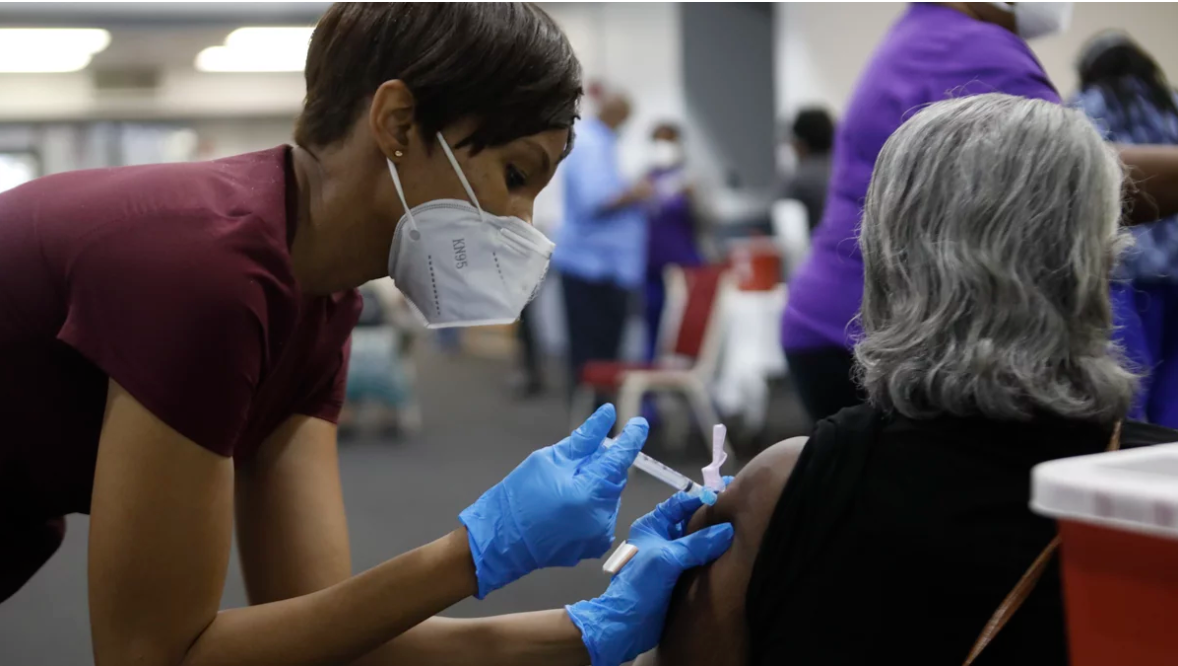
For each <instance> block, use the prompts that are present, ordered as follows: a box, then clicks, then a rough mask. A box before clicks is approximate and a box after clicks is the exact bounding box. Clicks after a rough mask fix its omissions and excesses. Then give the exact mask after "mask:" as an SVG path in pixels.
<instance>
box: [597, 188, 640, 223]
mask: <svg viewBox="0 0 1178 666" xmlns="http://www.w3.org/2000/svg"><path fill="white" fill-rule="evenodd" d="M644 199H645V195H644V194H642V193H641V192H640V191H638V190H635V189H627V190H624V191H622V192H621V193H620V194H617V195H615V196H613V197H610V198H609V199H606V201H605V203H603V204H601V205H600V206H598V207H597V214H598V216H600V217H605V216H607V215H612V214H614V213H616V212H618V211H620V210H624V209H626V208H629V207H630V206H634V205H636V204H639V203H642V201H643V200H644Z"/></svg>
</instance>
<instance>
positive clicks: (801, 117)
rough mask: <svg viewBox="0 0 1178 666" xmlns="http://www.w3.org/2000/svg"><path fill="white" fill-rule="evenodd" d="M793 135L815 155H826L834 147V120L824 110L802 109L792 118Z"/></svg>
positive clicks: (815, 108) (814, 108)
mask: <svg viewBox="0 0 1178 666" xmlns="http://www.w3.org/2000/svg"><path fill="white" fill-rule="evenodd" d="M793 135H794V138H796V139H797V140H798V141H801V142H802V143H804V144H806V146H807V147H808V148H809V149H810V150H811V152H815V153H819V154H822V153H828V152H830V147H831V146H832V145H834V120H833V119H832V118H831V117H830V114H829V113H827V112H826V109H820V108H818V107H812V108H808V109H802V110H801V111H799V112H798V115H797V117H796V118H794V126H793Z"/></svg>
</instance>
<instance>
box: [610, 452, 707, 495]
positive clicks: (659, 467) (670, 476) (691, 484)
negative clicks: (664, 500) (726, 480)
mask: <svg viewBox="0 0 1178 666" xmlns="http://www.w3.org/2000/svg"><path fill="white" fill-rule="evenodd" d="M614 444H617V440H616V439H614V438H612V437H606V438H605V442H603V445H604V446H605V447H606V448H609V447H611V446H613V445H614ZM634 466H635V467H637V468H638V469H640V470H642V471H643V472H646V473H647V474H649V475H651V476H653V477H654V478H656V479H658V480H659V481H662V482H663V483H665V484H667V485H668V486H671V487H672V488H674V489H675V490H681V491H683V492H685V493H687V494H688V495H694V494H699V496H700V498H701V499H703V501H704V504H707V505H712V504H715V503H716V491H714V490H711V489H710V488H706V487H704V486H703V485H701V484H698V483H696V482H695V481H692V480H691V478H690V477H688V476H686V475H683V474H680V473H679V472H677V471H675V470H674V469H671V468H670V467H668V466H666V465H664V464H663V463H661V462H659V461H657V460H655V459H654V458H651V457H650V456H648V455H646V454H645V453H642V452H641V451H639V452H638V457H637V458H635V459H634Z"/></svg>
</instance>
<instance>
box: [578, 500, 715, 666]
mask: <svg viewBox="0 0 1178 666" xmlns="http://www.w3.org/2000/svg"><path fill="white" fill-rule="evenodd" d="M702 505H703V501H702V500H701V499H700V498H699V497H698V496H695V497H691V496H688V495H687V494H686V493H676V494H675V495H674V496H673V497H672V498H671V499H669V500H667V501H666V502H663V503H662V504H660V505H658V508H656V509H655V510H654V511H652V512H650V513H648V514H646V515H645V516H643V517H641V518H639V519H638V520H637V521H635V522H634V525H633V526H632V527H631V528H630V538H629V539H627V540H626V541H627V542H628V543H630V544H633V545H634V546H637V547H638V552H637V553H636V554H635V555H634V557H633V558H632V559H631V560H630V561H629V562H627V563H626V565H625V566H623V567H622V570H621V571H619V572H618V574H617V575H616V576H614V578H613V581H611V582H610V584H609V589H607V590H606V591H605V594H603V595H601V596H600V597H598V598H596V599H593V600H592V601H581V602H579V603H575V604H573V605H572V606H566V607H565V610H567V611H568V614H569V618H571V619H572V621H573V624H575V625H577V628H578V629H580V630H581V639H582V640H583V641H584V642H585V647H586V648H587V649H588V650H589V656H590V657H591V658H592V659H593V666H618V665H619V664H622V663H624V662H627V661H630V660H631V659H634V658H635V657H637V656H638V655H640V654H642V653H643V652H646V651H647V650H649V649H651V648H653V647H654V646H655V645H657V644H658V642H659V636H660V635H661V634H662V633H663V621H664V620H665V619H666V617H667V605H668V604H669V603H670V602H671V592H672V591H673V590H674V589H675V583H676V582H677V581H678V580H679V574H681V573H683V572H684V571H686V570H687V569H690V568H692V567H698V566H703V565H704V564H707V563H708V562H711V561H712V560H714V559H716V558H717V557H720V555H722V554H723V553H724V551H726V550H728V546H730V545H732V535H733V531H732V525H730V524H728V523H723V524H720V525H712V526H711V527H705V528H704V529H702V530H700V531H698V532H696V533H695V534H691V535H688V536H683V533H684V531H685V530H686V529H687V521H688V519H690V518H691V515H692V514H693V513H695V511H696V509H698V508H700V506H702Z"/></svg>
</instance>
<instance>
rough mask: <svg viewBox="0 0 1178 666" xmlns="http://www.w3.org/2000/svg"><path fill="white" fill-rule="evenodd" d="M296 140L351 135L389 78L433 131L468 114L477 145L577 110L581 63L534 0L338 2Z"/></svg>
mask: <svg viewBox="0 0 1178 666" xmlns="http://www.w3.org/2000/svg"><path fill="white" fill-rule="evenodd" d="M305 76H306V81H307V97H306V99H305V100H304V102H303V112H302V114H300V115H299V119H298V122H297V124H296V126H295V141H296V142H297V143H298V144H299V145H301V146H304V147H307V148H312V147H320V146H326V145H329V144H331V143H334V142H336V141H338V140H340V139H342V138H344V137H345V136H346V135H347V133H348V131H349V130H350V129H351V127H352V125H353V123H354V122H355V120H356V118H357V116H358V115H359V114H360V113H361V111H362V109H363V108H364V106H365V105H366V104H367V103H368V100H369V99H371V97H372V95H373V94H374V93H375V92H376V89H377V88H378V87H380V85H381V84H382V83H384V82H385V81H391V80H394V79H400V80H401V81H404V82H405V85H406V86H407V87H408V88H409V90H410V91H412V93H413V95H414V97H415V99H416V104H417V108H416V111H415V116H416V117H415V120H416V121H417V122H418V123H419V124H420V125H421V128H422V131H423V134H424V135H425V136H426V138H427V139H426V140H427V141H428V140H432V137H433V136H434V134H435V133H436V132H438V131H439V130H441V129H442V128H444V127H446V126H448V125H450V124H452V123H454V122H456V121H459V120H462V119H464V118H471V117H473V118H477V119H478V121H479V124H478V128H477V129H476V130H475V131H474V133H473V134H471V135H470V136H469V137H466V138H465V139H464V140H462V141H461V142H460V144H459V145H460V146H464V145H469V146H471V147H472V149H473V150H475V151H479V150H482V149H483V148H486V147H488V146H499V145H503V144H505V143H509V142H511V141H514V140H515V139H518V138H520V137H524V136H530V135H532V134H538V133H540V132H544V131H548V130H552V129H568V130H570V135H569V147H571V144H572V134H571V130H572V126H573V122H574V121H575V120H576V119H577V117H578V104H579V102H580V98H581V65H580V63H579V62H578V61H577V57H576V56H575V55H574V54H573V49H572V46H570V45H569V42H568V39H567V38H566V37H565V35H564V33H563V32H562V31H561V29H560V28H559V27H558V26H557V25H556V22H555V21H553V20H552V18H551V17H549V16H548V14H546V13H545V12H544V11H543V10H541V9H540V8H538V7H536V6H534V5H532V4H528V3H499V2H489V3H424V2H423V3H417V2H392V3H372V4H368V3H336V4H333V5H332V6H331V7H330V8H329V9H328V10H327V13H325V14H324V15H323V17H322V18H320V19H319V23H318V25H316V26H315V32H314V34H313V36H312V37H311V45H310V49H309V50H308V52H307V65H306V72H305Z"/></svg>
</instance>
